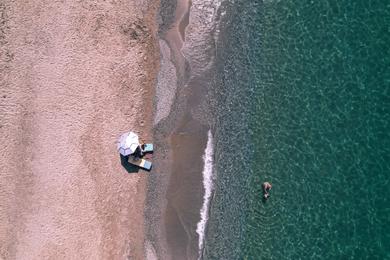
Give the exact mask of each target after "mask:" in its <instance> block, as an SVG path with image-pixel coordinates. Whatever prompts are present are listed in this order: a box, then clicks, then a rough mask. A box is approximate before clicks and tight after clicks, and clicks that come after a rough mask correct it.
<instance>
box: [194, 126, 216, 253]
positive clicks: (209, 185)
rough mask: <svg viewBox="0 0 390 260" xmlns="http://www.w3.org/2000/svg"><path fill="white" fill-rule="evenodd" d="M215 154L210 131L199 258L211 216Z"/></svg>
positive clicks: (201, 212) (205, 167) (204, 176)
mask: <svg viewBox="0 0 390 260" xmlns="http://www.w3.org/2000/svg"><path fill="white" fill-rule="evenodd" d="M213 156H214V148H213V136H212V134H211V131H210V130H209V132H208V139H207V146H206V149H205V153H204V155H203V161H204V166H203V187H204V195H203V205H202V208H201V210H200V221H199V222H198V224H197V226H196V232H197V233H198V235H199V258H198V259H200V258H201V256H202V250H203V246H204V239H205V231H206V226H207V220H208V218H209V205H210V201H211V195H212V192H213V189H214V182H213Z"/></svg>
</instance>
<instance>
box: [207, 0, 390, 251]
mask: <svg viewBox="0 0 390 260" xmlns="http://www.w3.org/2000/svg"><path fill="white" fill-rule="evenodd" d="M221 9H223V13H224V16H223V17H222V19H221V21H220V22H221V24H220V31H221V32H220V34H219V39H218V41H217V43H216V60H215V66H216V72H215V77H214V80H213V89H212V92H213V94H212V95H211V96H213V102H214V103H213V109H214V113H215V115H214V116H215V118H216V122H215V125H214V127H213V128H214V146H215V147H214V172H213V174H214V176H215V183H214V184H215V186H214V189H215V190H214V197H213V199H212V201H211V204H210V205H211V206H210V213H209V220H208V223H207V229H206V239H205V242H204V250H203V259H389V258H390V244H389V241H390V225H389V224H390V223H389V217H390V210H389V208H390V207H389V206H390V204H389V195H390V194H389V190H390V183H389V182H390V180H389V175H390V156H389V155H390V138H389V130H390V129H389V120H390V117H389V112H390V92H389V91H390V88H389V84H390V73H389V65H390V54H389V46H390V38H389V35H390V34H389V25H390V11H389V9H390V8H389V4H388V3H386V1H369V0H364V1H361V0H357V1H336V0H334V1H330V0H329V1H293V0H279V1H277V0H275V1H271V0H268V1H256V0H250V1H249V0H242V1H225V2H223V3H222V7H221ZM211 103H212V102H211ZM264 181H269V182H271V183H272V185H273V188H272V190H271V193H270V194H271V197H270V198H269V199H268V200H267V201H266V202H265V201H263V200H262V189H261V184H262V183H263V182H264Z"/></svg>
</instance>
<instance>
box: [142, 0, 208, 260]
mask: <svg viewBox="0 0 390 260" xmlns="http://www.w3.org/2000/svg"><path fill="white" fill-rule="evenodd" d="M190 6H191V2H190V1H188V0H180V1H177V3H176V9H175V11H174V13H173V14H172V15H173V18H172V20H173V23H172V24H171V25H169V26H167V28H166V30H165V31H163V33H162V34H161V35H160V47H162V48H161V71H165V73H164V74H163V75H161V77H160V75H159V78H158V84H157V93H161V94H158V95H157V102H156V108H157V111H156V118H155V129H154V137H155V140H156V142H158V143H159V148H157V149H159V150H157V151H156V154H155V157H154V159H155V160H156V168H155V170H154V172H155V174H154V175H153V176H152V177H151V178H150V179H149V187H150V188H149V191H148V199H147V200H148V207H149V208H147V209H146V216H147V221H148V222H149V224H150V227H149V228H148V230H147V234H148V236H147V239H148V240H149V241H148V242H149V243H150V246H151V248H152V247H153V250H152V249H150V252H152V251H153V254H150V255H154V257H159V258H160V259H197V258H198V239H199V238H198V234H197V233H196V226H197V223H198V222H199V220H200V209H201V207H202V201H203V200H202V198H203V193H204V190H203V185H202V169H203V159H202V155H203V153H204V150H205V147H206V143H207V131H208V127H206V126H205V125H204V124H202V123H201V122H200V121H199V120H198V119H196V118H194V116H193V112H194V110H197V108H198V106H199V104H200V102H201V101H202V100H203V99H204V94H205V91H204V89H202V88H201V86H200V85H199V84H198V83H199V82H195V81H189V79H190V77H191V74H190V70H189V66H188V62H187V60H186V59H185V57H184V55H183V54H182V51H181V49H182V47H183V45H184V39H185V29H186V27H187V25H188V23H189V16H190V13H189V10H190V9H189V8H190ZM168 20H169V19H168ZM160 29H161V28H160ZM172 68H173V69H174V72H172ZM172 84H175V86H172ZM163 104H165V105H166V104H169V106H168V107H167V106H165V107H164V110H161V109H159V108H161V107H162V106H163ZM157 166H158V167H157ZM156 183H158V187H159V188H158V189H157V190H156V189H155V186H156V185H155V184H156ZM150 259H154V258H152V257H151V258H150Z"/></svg>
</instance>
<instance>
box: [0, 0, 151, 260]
mask: <svg viewBox="0 0 390 260" xmlns="http://www.w3.org/2000/svg"><path fill="white" fill-rule="evenodd" d="M157 4H158V3H156V2H147V1H144V2H137V4H136V3H132V2H117V3H115V4H111V3H105V2H103V3H101V2H97V1H92V2H91V1H90V2H88V3H87V2H70V3H69V2H68V3H60V2H45V1H36V0H35V1H27V2H26V1H24V2H23V3H22V2H20V3H18V2H5V3H1V4H0V12H1V13H2V15H1V19H2V20H1V23H0V26H1V30H0V47H1V52H0V54H1V57H0V58H1V59H0V73H1V78H0V80H1V82H0V83H1V85H0V91H1V96H0V99H1V102H0V138H1V143H2V146H1V148H0V151H1V158H0V166H1V174H0V258H2V259H126V258H128V259H143V258H144V245H143V242H144V236H143V233H144V232H143V231H144V225H143V222H144V220H143V208H144V200H145V185H146V181H147V174H145V173H144V172H142V171H140V172H139V173H138V174H129V173H127V171H126V170H125V169H124V168H123V167H122V165H121V162H120V158H119V155H118V153H117V151H116V145H115V142H116V139H117V138H118V136H119V135H120V134H121V133H122V132H124V131H127V130H129V129H130V128H131V129H133V130H135V131H137V132H138V133H139V134H140V135H141V136H142V137H143V138H144V139H145V140H146V141H152V140H151V138H152V136H151V133H150V131H149V129H151V127H152V118H151V115H152V106H151V104H152V99H153V95H154V84H155V78H156V74H157V69H158V68H157V67H158V46H157V41H156V40H155V39H154V35H155V34H156V25H155V13H156V8H157Z"/></svg>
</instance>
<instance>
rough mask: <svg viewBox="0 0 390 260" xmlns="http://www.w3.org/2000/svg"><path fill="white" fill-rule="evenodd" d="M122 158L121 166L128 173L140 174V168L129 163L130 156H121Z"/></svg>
mask: <svg viewBox="0 0 390 260" xmlns="http://www.w3.org/2000/svg"><path fill="white" fill-rule="evenodd" d="M120 157H121V164H122V166H123V168H125V169H126V171H127V172H128V173H138V172H139V167H138V166H135V165H132V164H131V163H129V162H128V159H129V157H128V156H123V155H122V154H120Z"/></svg>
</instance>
